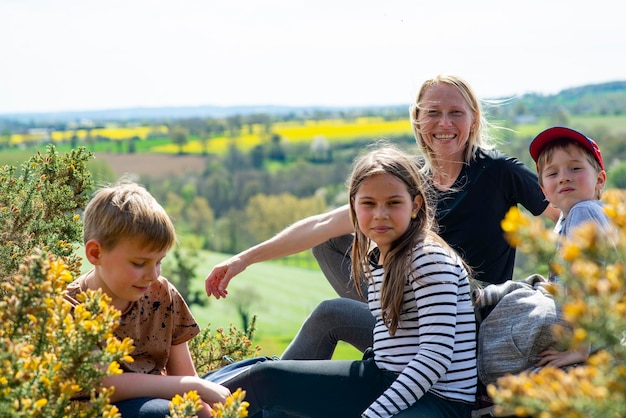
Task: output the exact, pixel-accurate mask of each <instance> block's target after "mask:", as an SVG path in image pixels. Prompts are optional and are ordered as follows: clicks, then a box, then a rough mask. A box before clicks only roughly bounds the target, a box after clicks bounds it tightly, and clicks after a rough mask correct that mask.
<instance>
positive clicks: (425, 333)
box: [363, 242, 477, 418]
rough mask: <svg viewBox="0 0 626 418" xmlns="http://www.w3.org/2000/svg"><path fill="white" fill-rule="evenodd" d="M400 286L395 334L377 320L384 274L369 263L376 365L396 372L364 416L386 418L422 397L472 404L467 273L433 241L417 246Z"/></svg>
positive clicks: (472, 345)
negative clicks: (400, 301)
mask: <svg viewBox="0 0 626 418" xmlns="http://www.w3.org/2000/svg"><path fill="white" fill-rule="evenodd" d="M412 258H413V259H412V270H411V273H410V276H409V277H408V278H407V280H406V283H405V287H404V302H403V307H402V313H401V316H400V321H399V322H398V329H397V331H396V333H395V335H394V336H392V335H390V334H389V330H388V329H387V327H386V326H385V324H384V323H383V320H382V311H381V306H380V288H381V285H382V281H383V277H384V274H383V273H384V271H383V268H382V266H380V265H377V264H375V263H372V266H371V268H372V274H373V283H372V282H370V286H369V290H368V301H369V307H370V310H371V311H372V314H373V315H374V317H375V318H376V325H375V328H374V347H373V348H374V353H375V357H374V359H375V361H376V365H377V366H378V367H379V368H381V369H384V370H389V371H393V372H398V373H400V374H399V376H398V378H397V379H396V380H395V381H394V383H393V384H392V385H391V386H390V387H389V388H388V389H387V390H386V391H385V392H384V393H383V394H382V395H381V396H380V397H379V398H378V399H376V400H375V401H374V402H373V403H372V404H371V405H370V406H369V408H368V409H367V410H366V411H365V412H364V413H363V416H364V417H368V418H369V417H390V416H393V415H395V414H397V413H398V412H400V411H402V410H404V409H406V408H407V407H409V406H411V405H413V404H414V403H415V402H417V400H418V399H420V397H422V395H424V393H426V392H428V391H430V392H431V393H432V394H434V395H437V396H440V397H442V398H444V399H449V400H454V401H460V402H467V403H473V402H474V399H475V394H476V384H477V372H476V324H475V316H474V310H473V306H472V301H471V297H470V285H469V280H468V275H467V271H466V270H465V268H464V267H463V264H462V263H461V261H460V259H459V258H458V256H457V255H456V254H454V253H451V252H450V251H448V250H446V249H444V248H443V247H442V246H441V245H439V244H437V243H434V242H426V243H422V244H420V245H417V246H416V247H415V249H414V251H413V253H412Z"/></svg>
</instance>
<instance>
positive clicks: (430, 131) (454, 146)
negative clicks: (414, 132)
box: [418, 83, 474, 161]
mask: <svg viewBox="0 0 626 418" xmlns="http://www.w3.org/2000/svg"><path fill="white" fill-rule="evenodd" d="M418 124H419V126H420V130H421V133H422V137H423V138H424V141H425V142H426V145H428V146H429V147H430V148H431V149H432V150H433V152H434V154H435V158H437V159H438V160H449V161H464V153H465V148H466V146H467V141H468V139H469V135H470V132H471V130H472V129H473V128H472V126H473V124H474V114H473V112H472V109H471V108H470V106H469V104H468V103H467V101H466V100H465V98H464V97H463V96H462V95H461V93H460V92H459V90H458V89H457V88H456V87H454V86H452V85H450V84H446V83H437V84H434V85H432V86H430V87H428V89H427V90H425V92H424V94H423V97H422V104H421V108H420V109H419V116H418Z"/></svg>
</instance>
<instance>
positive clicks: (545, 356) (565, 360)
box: [536, 347, 589, 367]
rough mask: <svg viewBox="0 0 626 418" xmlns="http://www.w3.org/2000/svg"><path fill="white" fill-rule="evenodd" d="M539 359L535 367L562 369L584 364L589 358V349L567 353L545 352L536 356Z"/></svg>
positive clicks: (583, 348) (582, 348) (584, 348)
mask: <svg viewBox="0 0 626 418" xmlns="http://www.w3.org/2000/svg"><path fill="white" fill-rule="evenodd" d="M538 355H539V357H541V360H539V361H538V362H537V363H536V366H537V367H544V366H551V367H564V366H569V365H572V364H576V363H584V362H585V361H587V358H588V357H589V348H588V347H581V348H579V349H572V350H567V351H558V350H546V351H542V352H541V353H539V354H538Z"/></svg>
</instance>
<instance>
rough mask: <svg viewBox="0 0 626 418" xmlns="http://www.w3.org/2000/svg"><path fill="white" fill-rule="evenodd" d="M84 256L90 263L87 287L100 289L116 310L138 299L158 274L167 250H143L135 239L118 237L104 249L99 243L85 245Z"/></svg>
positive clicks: (93, 241)
mask: <svg viewBox="0 0 626 418" xmlns="http://www.w3.org/2000/svg"><path fill="white" fill-rule="evenodd" d="M85 252H86V254H87V258H88V259H89V261H90V262H91V264H93V265H94V267H95V268H94V275H93V276H92V277H91V278H88V279H87V280H88V284H89V287H90V288H98V287H99V288H102V290H103V291H104V292H105V293H106V294H107V295H109V296H110V297H111V298H112V299H113V301H112V304H113V306H115V307H116V308H118V309H120V310H122V311H123V310H124V309H126V307H127V306H128V305H129V303H130V302H134V301H136V300H139V299H140V298H141V297H142V296H143V295H144V294H145V293H146V292H147V291H148V289H149V288H150V286H151V285H152V284H154V283H155V281H156V279H158V277H159V276H160V275H161V261H162V260H163V258H165V255H166V253H167V250H163V251H150V250H146V249H143V247H142V246H141V245H140V242H139V240H138V239H136V238H135V239H130V240H122V241H120V243H119V244H117V245H116V246H115V247H114V248H112V249H110V250H105V249H104V248H102V246H101V245H100V243H99V242H97V241H95V240H91V241H88V242H87V244H86V245H85Z"/></svg>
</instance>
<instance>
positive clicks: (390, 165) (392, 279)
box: [348, 144, 452, 335]
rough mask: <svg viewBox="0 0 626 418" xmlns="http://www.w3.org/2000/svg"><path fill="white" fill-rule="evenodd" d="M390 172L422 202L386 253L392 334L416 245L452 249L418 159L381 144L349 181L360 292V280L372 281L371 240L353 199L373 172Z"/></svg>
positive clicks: (384, 303) (384, 292) (384, 291)
mask: <svg viewBox="0 0 626 418" xmlns="http://www.w3.org/2000/svg"><path fill="white" fill-rule="evenodd" d="M384 173H387V174H391V175H392V176H394V177H396V178H397V179H398V180H400V181H401V182H402V183H404V184H405V185H406V187H407V190H408V192H409V195H410V196H411V200H414V199H415V197H416V196H422V198H423V204H422V205H421V206H420V208H419V209H418V212H417V214H416V216H415V218H412V219H411V222H410V224H409V227H408V228H407V230H406V231H405V232H404V234H402V235H401V236H400V237H399V238H398V239H397V240H396V241H394V242H393V243H392V245H391V248H390V250H389V252H388V253H387V254H386V256H385V260H384V263H383V267H384V270H385V277H384V280H383V285H382V288H381V301H380V303H381V307H382V311H383V320H384V322H385V324H386V325H387V327H388V328H389V331H390V333H391V334H392V335H393V334H395V332H396V330H397V327H398V321H399V318H400V313H401V310H402V302H403V295H404V285H405V283H406V280H407V277H409V272H410V268H411V257H410V254H411V252H412V251H413V248H414V247H415V246H416V245H417V244H418V243H419V242H422V241H424V240H425V239H426V238H429V239H431V240H433V241H435V242H437V243H439V244H440V245H442V246H443V247H444V248H448V249H450V251H452V249H451V248H450V246H449V245H448V244H447V243H446V242H445V241H444V240H443V239H442V238H440V237H439V236H438V235H437V234H436V233H435V217H434V206H433V205H432V203H431V198H430V194H431V189H430V188H429V182H428V181H427V180H426V178H425V177H424V175H423V174H422V173H421V172H420V170H419V168H418V166H417V164H416V162H415V161H414V160H412V159H411V158H410V157H409V156H408V155H407V154H406V153H404V152H402V151H400V150H399V149H397V148H395V147H394V146H392V145H389V144H382V146H381V147H380V148H377V149H374V150H372V151H370V152H368V153H366V154H364V155H362V156H361V157H359V158H358V159H357V160H356V161H355V164H354V168H353V170H352V175H351V176H350V179H349V183H348V190H349V198H350V217H351V220H352V225H353V227H354V241H353V244H352V272H353V278H354V281H355V284H356V289H357V292H358V293H359V295H360V296H361V297H363V294H362V291H361V286H360V283H359V282H360V280H361V278H366V279H367V280H371V269H370V267H369V263H368V257H369V252H370V247H371V245H372V242H371V240H370V239H369V238H368V237H367V236H366V235H365V234H364V233H363V232H362V231H361V229H360V227H359V224H358V219H357V217H356V211H355V206H354V198H355V196H356V194H357V192H358V190H359V188H360V187H361V184H362V183H363V182H364V181H365V180H367V179H368V178H370V177H371V176H373V175H377V174H384Z"/></svg>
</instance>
